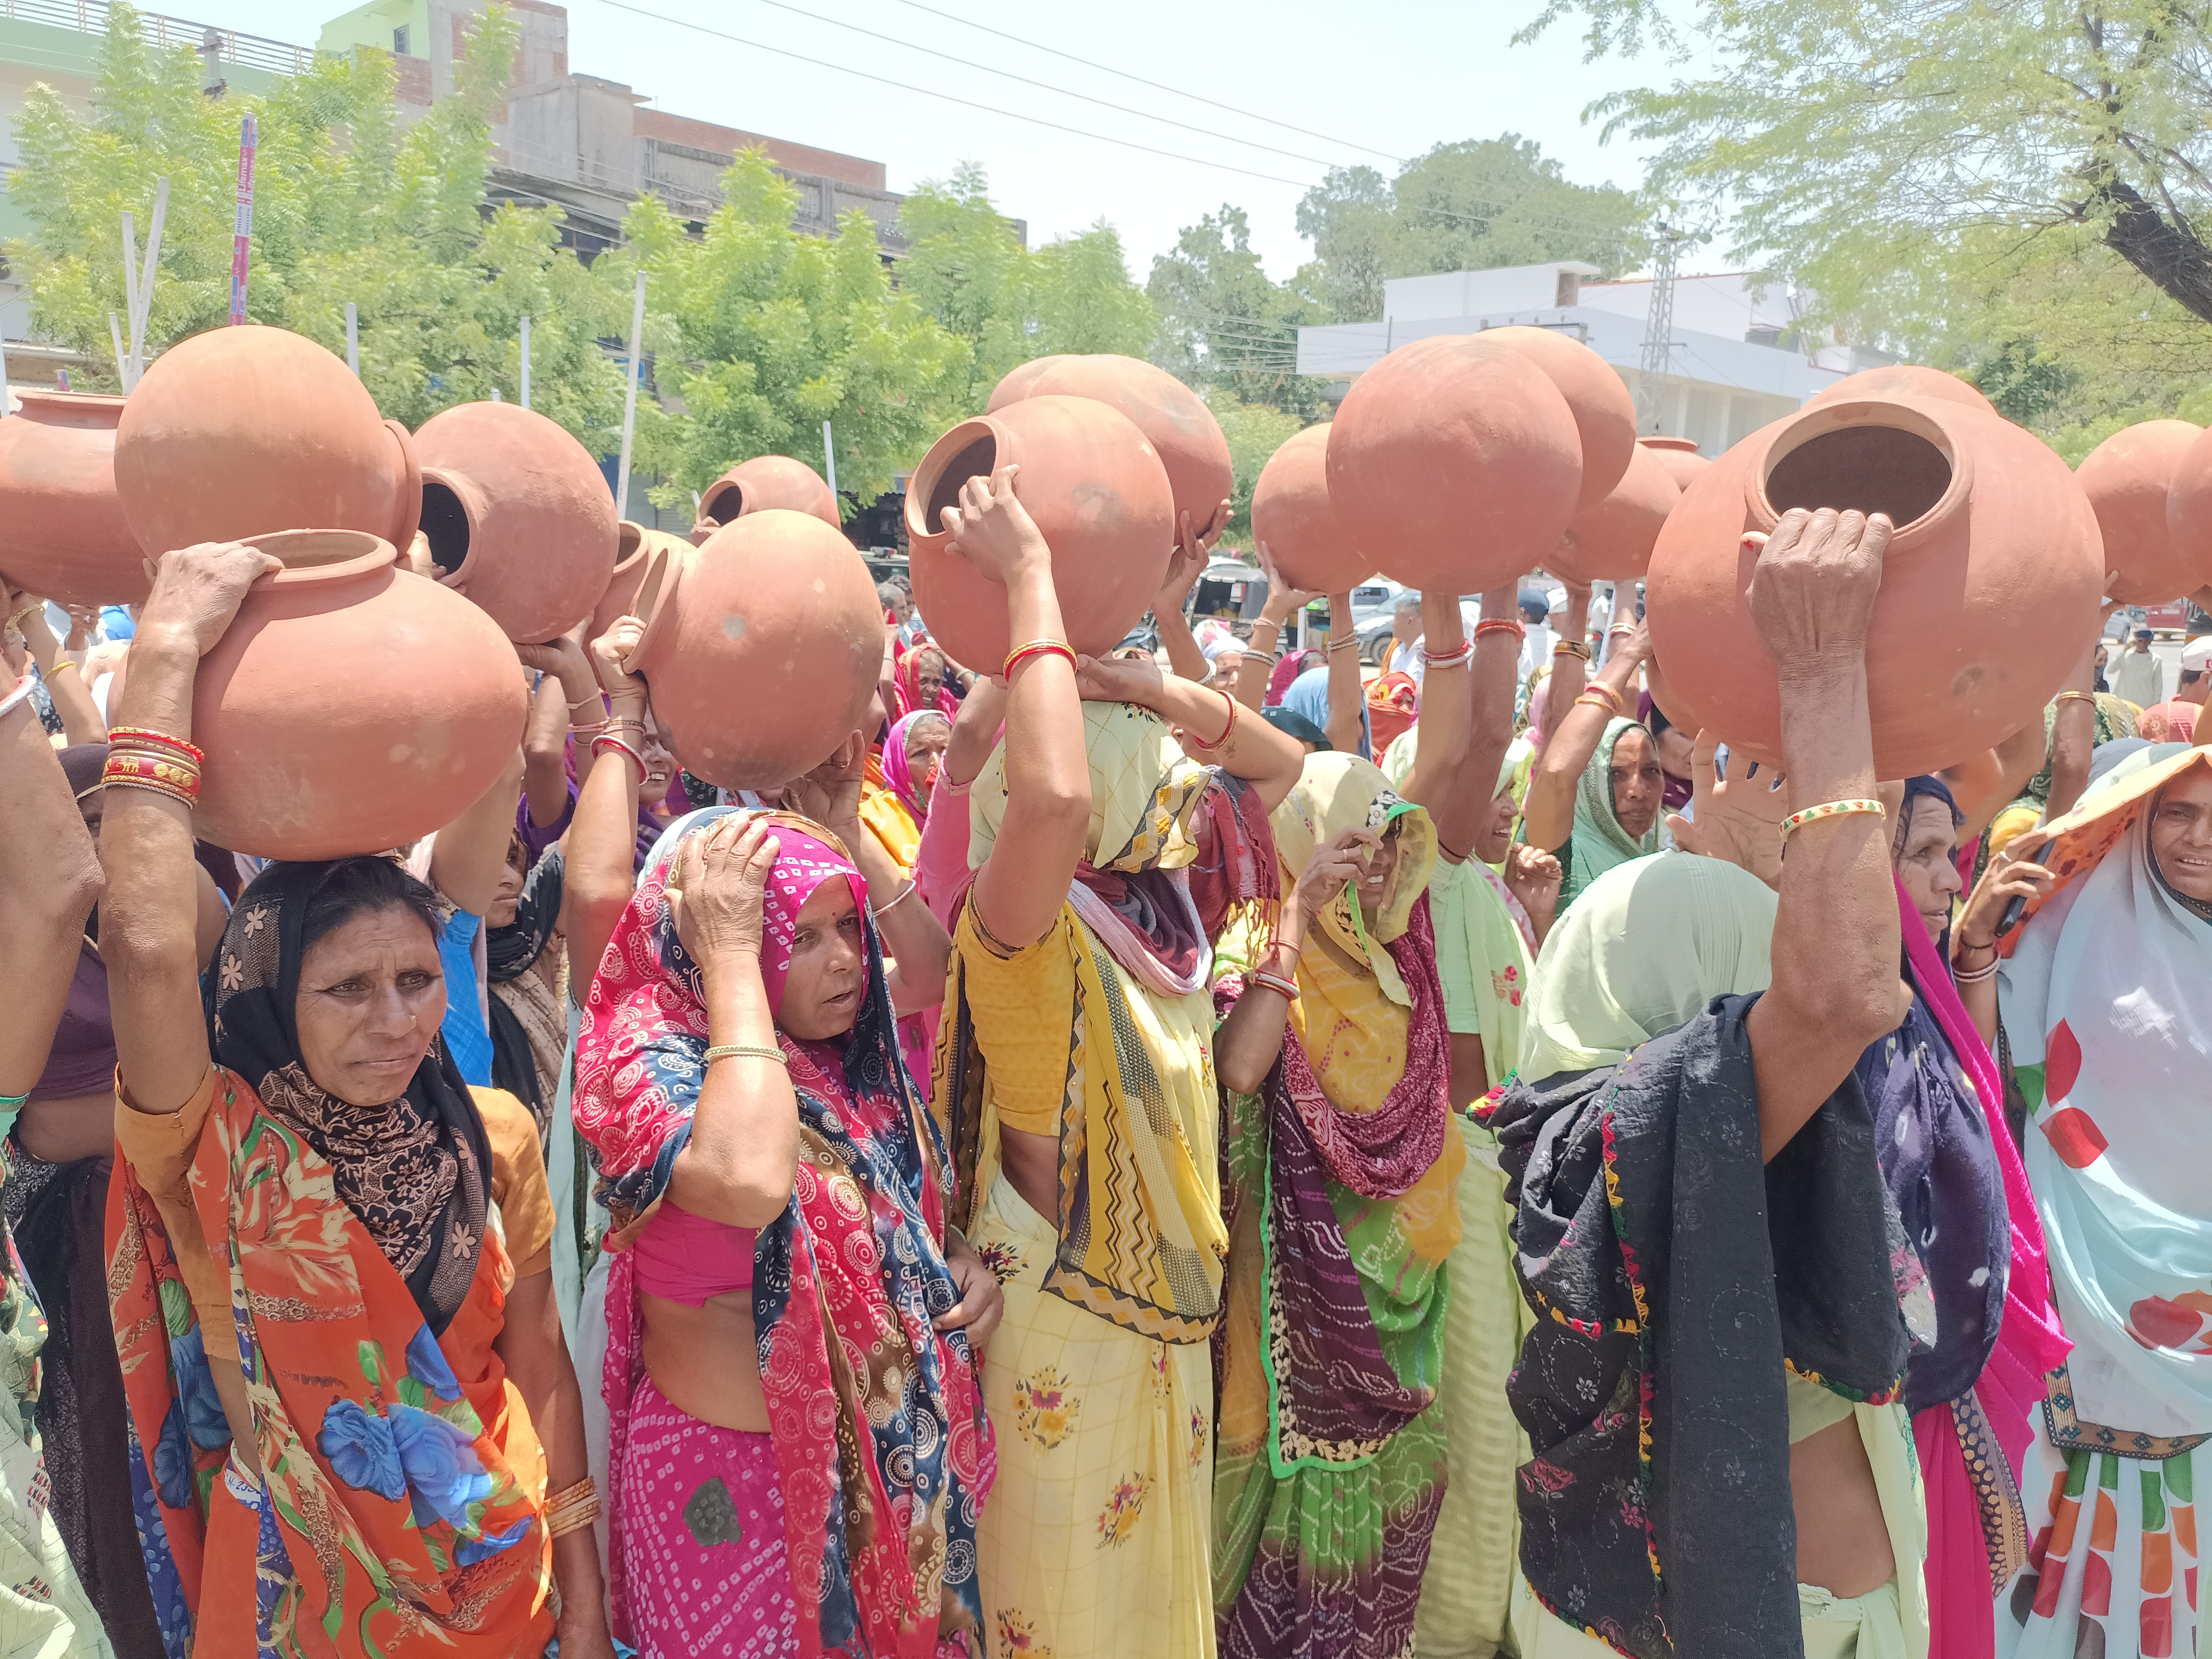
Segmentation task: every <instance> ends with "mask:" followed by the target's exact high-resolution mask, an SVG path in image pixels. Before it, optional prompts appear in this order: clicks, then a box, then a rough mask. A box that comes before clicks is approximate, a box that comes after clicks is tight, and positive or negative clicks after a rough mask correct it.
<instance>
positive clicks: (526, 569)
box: [415, 403, 616, 645]
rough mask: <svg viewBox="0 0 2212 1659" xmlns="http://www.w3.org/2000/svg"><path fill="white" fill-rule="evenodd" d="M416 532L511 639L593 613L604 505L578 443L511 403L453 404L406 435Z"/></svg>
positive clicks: (611, 559)
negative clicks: (414, 465) (418, 500)
mask: <svg viewBox="0 0 2212 1659" xmlns="http://www.w3.org/2000/svg"><path fill="white" fill-rule="evenodd" d="M415 447H416V453H418V454H419V455H421V457H422V533H423V534H424V535H425V536H427V537H428V538H429V542H430V557H431V558H432V559H433V560H434V561H435V562H436V565H437V567H438V568H439V569H440V570H441V572H443V573H444V574H442V575H441V576H440V577H439V580H441V581H442V582H444V583H445V584H446V586H448V587H450V588H452V589H453V592H456V593H459V594H460V595H462V596H463V597H464V598H465V599H470V600H471V601H473V602H474V603H475V604H477V605H481V606H483V609H484V611H486V612H487V613H488V614H489V616H490V617H491V619H492V620H493V621H494V622H495V623H498V624H499V626H500V631H501V632H502V633H504V634H505V635H507V638H509V639H510V640H514V641H519V642H520V643H522V644H526V645H534V644H538V643H539V642H541V641H545V640H550V639H553V638H555V637H556V636H557V635H562V634H565V633H567V632H568V630H569V629H572V628H574V626H575V625H576V624H577V623H580V622H581V621H583V620H584V618H585V617H588V616H589V615H591V613H592V605H594V604H595V603H597V601H598V599H599V595H600V594H602V593H604V592H606V586H607V579H608V577H609V576H611V575H612V574H614V568H615V522H616V520H615V502H614V496H613V495H612V494H611V492H610V491H609V490H608V489H607V481H606V477H605V474H603V473H602V472H601V471H599V463H598V462H597V461H595V460H593V459H592V457H591V453H590V452H589V451H587V450H586V448H585V447H583V445H581V444H580V443H578V442H577V441H575V439H574V438H572V437H570V436H569V435H568V431H567V430H566V428H562V427H561V426H559V425H557V424H556V423H555V422H552V421H549V420H547V419H546V418H545V416H543V415H540V414H538V413H537V412H536V411H535V410H528V409H525V408H524V407H523V406H522V405H521V404H506V403H500V404H494V403H481V404H455V405H454V406H453V408H451V409H448V410H443V411H441V413H439V414H436V415H434V416H431V417H430V418H429V419H428V420H427V421H425V422H423V423H422V430H421V431H420V432H417V433H416V435H415Z"/></svg>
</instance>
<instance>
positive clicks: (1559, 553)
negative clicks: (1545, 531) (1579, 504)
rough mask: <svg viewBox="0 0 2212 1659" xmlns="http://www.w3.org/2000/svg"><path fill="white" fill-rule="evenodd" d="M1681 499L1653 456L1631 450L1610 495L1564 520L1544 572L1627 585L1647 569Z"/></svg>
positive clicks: (1569, 578)
mask: <svg viewBox="0 0 2212 1659" xmlns="http://www.w3.org/2000/svg"><path fill="white" fill-rule="evenodd" d="M1681 499H1682V492H1681V491H1680V490H1679V489H1675V488H1674V480H1673V479H1672V478H1670V477H1668V476H1667V469H1666V468H1665V467H1664V466H1662V465H1661V464H1660V462H1659V459H1658V457H1657V456H1656V455H1655V454H1653V453H1651V451H1650V450H1648V449H1643V448H1638V449H1636V450H1635V451H1634V452H1633V453H1632V454H1631V455H1630V456H1629V459H1628V467H1627V470H1626V471H1624V472H1623V473H1622V474H1621V476H1620V483H1617V484H1615V485H1613V490H1612V493H1611V494H1609V495H1607V496H1606V498H1605V499H1604V500H1603V501H1600V502H1599V503H1598V504H1597V505H1596V506H1595V507H1584V508H1583V510H1582V511H1581V512H1579V513H1576V514H1575V516H1574V517H1573V518H1572V519H1571V520H1569V521H1568V524H1567V527H1566V530H1565V532H1563V533H1562V534H1561V536H1560V537H1559V545H1558V546H1557V547H1555V548H1553V550H1551V551H1550V552H1549V553H1547V554H1546V555H1545V556H1544V568H1545V569H1547V570H1548V571H1550V572H1551V573H1552V574H1553V575H1554V576H1560V577H1564V578H1565V579H1566V580H1569V581H1580V582H1587V581H1632V580H1635V579H1636V578H1637V577H1638V576H1641V575H1642V574H1644V572H1645V571H1646V570H1647V569H1649V568H1650V565H1651V549H1652V547H1653V546H1654V545H1655V544H1656V543H1657V542H1658V540H1659V532H1660V530H1661V529H1662V527H1663V526H1665V525H1666V522H1667V517H1668V514H1669V513H1672V512H1674V507H1675V505H1676V503H1678V502H1679V501H1680V500H1681Z"/></svg>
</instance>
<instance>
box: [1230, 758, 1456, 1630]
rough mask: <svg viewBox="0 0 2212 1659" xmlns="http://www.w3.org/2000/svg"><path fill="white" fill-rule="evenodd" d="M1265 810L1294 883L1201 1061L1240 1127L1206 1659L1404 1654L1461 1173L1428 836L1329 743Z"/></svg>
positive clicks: (1436, 1424) (1422, 818) (1233, 1133)
mask: <svg viewBox="0 0 2212 1659" xmlns="http://www.w3.org/2000/svg"><path fill="white" fill-rule="evenodd" d="M1270 821H1271V822H1272V823H1273V827H1274V831H1275V845H1276V849H1277V852H1278V854H1279V857H1280V860H1281V863H1282V870H1283V875H1284V878H1285V880H1292V879H1295V881H1296V883H1297V887H1296V890H1295V892H1294V894H1293V895H1292V897H1291V902H1289V903H1288V904H1287V905H1286V906H1285V910H1284V915H1283V919H1282V923H1281V926H1280V928H1279V931H1278V933H1277V935H1276V939H1275V941H1274V942H1273V943H1272V944H1271V945H1270V946H1269V947H1268V949H1267V950H1266V951H1263V952H1262V953H1261V956H1260V958H1259V964H1258V966H1257V967H1255V969H1254V970H1253V972H1252V973H1251V974H1250V975H1248V976H1247V977H1246V980H1245V982H1244V987H1243V994H1242V995H1241V997H1237V999H1236V1006H1235V1007H1234V1008H1233V1009H1232V1010H1231V1012H1230V1014H1229V1016H1228V1018H1226V1019H1225V1021H1224V1022H1223V1024H1222V1027H1221V1030H1220V1033H1219V1035H1218V1038H1217V1049H1216V1053H1217V1055H1218V1060H1219V1063H1220V1068H1221V1079H1222V1082H1223V1084H1224V1085H1225V1087H1226V1089H1227V1090H1228V1091H1229V1093H1230V1096H1231V1106H1232V1115H1231V1121H1230V1122H1229V1123H1228V1124H1227V1125H1226V1126H1225V1131H1224V1135H1225V1142H1226V1149H1225V1157H1224V1160H1223V1162H1224V1164H1225V1168H1226V1170H1227V1171H1228V1176H1229V1183H1228V1184H1229V1191H1228V1193H1227V1194H1226V1195H1225V1196H1226V1208H1227V1212H1228V1216H1229V1224H1230V1259H1229V1289H1228V1301H1229V1305H1228V1310H1227V1313H1226V1316H1225V1321H1224V1326H1223V1337H1222V1341H1221V1344H1220V1352H1221V1356H1222V1364H1221V1414H1220V1432H1221V1443H1220V1446H1219V1448H1218V1450H1217V1452H1216V1456H1215V1465H1214V1499H1213V1513H1214V1561H1213V1581H1214V1607H1215V1610H1216V1613H1217V1614H1218V1618H1219V1620H1220V1627H1221V1645H1222V1650H1223V1651H1224V1652H1225V1653H1228V1654H1237V1655H1249V1656H1254V1659H1260V1656H1268V1659H1276V1656H1285V1655H1291V1654H1297V1655H1310V1656H1314V1659H1322V1656H1328V1659H1389V1656H1395V1655H1397V1654H1401V1653H1404V1652H1406V1651H1407V1650H1409V1649H1410V1648H1411V1647H1412V1645H1413V1615H1414V1610H1415V1607H1417V1605H1418V1604H1419V1600H1420V1594H1421V1580H1422V1576H1423V1573H1424V1571H1425V1567H1426V1565H1427V1562H1428V1554H1429V1541H1430V1537H1431V1533H1432V1532H1433V1531H1434V1529H1435V1527H1436V1522H1437V1508H1438V1505H1439V1504H1441V1502H1442V1501H1443V1488H1444V1477H1445V1467H1444V1465H1445V1441H1444V1425H1443V1412H1442V1410H1441V1408H1440V1407H1438V1406H1437V1386H1438V1384H1439V1383H1440V1382H1441V1381H1442V1378H1443V1359H1444V1316H1445V1311H1446V1308H1447V1305H1448V1303H1449V1288H1448V1279H1447V1275H1446V1273H1445V1271H1444V1261H1445V1258H1446V1257H1447V1256H1449V1255H1450V1254H1451V1251H1452V1249H1453V1247H1454V1246H1455V1245H1456V1244H1457V1243H1459V1238H1460V1215H1459V1204H1458V1188H1459V1179H1460V1172H1461V1170H1462V1168H1464V1166H1465V1164H1466V1162H1467V1150H1466V1146H1465V1145H1464V1143H1463V1142H1462V1139H1461V1138H1460V1136H1459V1134H1458V1133H1457V1132H1456V1131H1455V1129H1454V1128H1453V1127H1452V1124H1451V1121H1450V1116H1451V1110H1450V1099H1449V1076H1450V1069H1451V1059H1450V1045H1449V1036H1448V1034H1447V1032H1446V1030H1445V1022H1444V1010H1443V987H1442V986H1441V985H1440V984H1439V982H1438V981H1437V968H1436V956H1437V942H1436V938H1435V934H1434V932H1433V930H1432V927H1431V922H1430V917H1429V899H1428V886H1429V878H1430V875H1431V872H1432V871H1433V870H1434V868H1435V866H1436V861H1437V836H1436V829H1435V828H1434V825H1433V824H1432V823H1431V819H1430V817H1429V814H1428V812H1427V811H1425V809H1423V808H1421V807H1419V806H1417V805H1413V803H1411V802H1409V801H1405V800H1401V799H1400V798H1399V797H1398V795H1397V794H1396V793H1395V792H1394V791H1393V790H1392V789H1391V788H1390V787H1389V783H1388V782H1387V781H1386V780H1385V779H1384V777H1383V774H1382V773H1381V771H1379V770H1378V769H1376V767H1375V766H1373V765H1372V764H1370V763H1368V762H1366V761H1363V760H1360V759H1358V758H1357V757H1353V756H1350V755H1342V754H1335V753H1329V754H1316V755H1313V756H1310V757H1308V759H1307V761H1306V763H1305V769H1304V775H1303V776H1302V777H1301V778H1300V779H1299V781H1298V787H1297V788H1296V789H1294V790H1292V791H1291V794H1290V797H1289V799H1286V800H1285V802H1284V803H1283V805H1280V806H1279V807H1278V808H1276V809H1275V811H1274V812H1273V814H1272V815H1271V819H1270ZM1291 974H1294V975H1296V978H1295V980H1292V979H1291V978H1290V977H1288V975H1291ZM1221 994H1223V995H1225V996H1228V995H1231V994H1233V993H1231V991H1230V990H1229V989H1228V987H1225V988H1224V990H1223V992H1222V993H1221Z"/></svg>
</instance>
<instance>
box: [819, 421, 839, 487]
mask: <svg viewBox="0 0 2212 1659" xmlns="http://www.w3.org/2000/svg"><path fill="white" fill-rule="evenodd" d="M822 459H823V460H825V461H827V462H829V493H830V494H831V495H836V493H837V446H836V444H834V443H832V442H831V441H829V422H827V421H824V422H822Z"/></svg>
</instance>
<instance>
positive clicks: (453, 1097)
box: [202, 860, 491, 1335]
mask: <svg viewBox="0 0 2212 1659" xmlns="http://www.w3.org/2000/svg"><path fill="white" fill-rule="evenodd" d="M347 862H349V860H337V861H335V862H332V863H319V864H272V865H270V866H269V867H268V868H267V869H265V870H264V871H263V872H261V873H260V874H259V875H258V876H256V877H255V878H253V880H252V883H251V884H249V885H248V886H247V887H246V890H245V891H244V892H242V893H240V895H239V898H238V904H237V907H236V908H234V909H233V910H232V911H231V913H230V923H229V926H228V927H225V928H224V929H223V935H222V945H220V946H219V947H218V948H217V950H216V959H215V961H214V963H212V964H210V968H209V970H208V973H207V975H206V976H205V978H204V981H203V982H202V989H203V993H204V1000H205V1003H206V1006H207V1017H208V1032H209V1042H210V1048H211V1049H212V1051H213V1053H214V1056H215V1060H216V1064H217V1065H219V1066H223V1067H225V1068H226V1069H227V1070H228V1071H231V1072H234V1073H236V1074H237V1075H238V1076H239V1077H240V1079H243V1080H244V1081H245V1082H246V1085H248V1086H249V1087H251V1088H252V1091H253V1092H254V1093H255V1094H256V1095H258V1097H260V1100H261V1104H262V1107H263V1109H264V1110H265V1111H267V1112H268V1114H269V1115H270V1116H271V1117H273V1118H275V1119H276V1121H278V1122H279V1123H281V1124H283V1126H284V1127H286V1128H288V1129H289V1130H291V1131H292V1132H293V1133H295V1134H296V1135H298V1136H299V1137H300V1139H301V1140H302V1141H303V1142H304V1143H306V1145H307V1148H308V1150H309V1151H311V1152H313V1153H314V1154H315V1156H316V1157H318V1158H321V1159H322V1160H323V1161H324V1162H325V1163H326V1164H329V1165H330V1168H331V1176H332V1182H333V1185H334V1186H335V1188H337V1196H338V1199H339V1200H340V1201H341V1202H343V1204H344V1205H345V1206H346V1207H347V1208H348V1209H349V1210H351V1211H352V1212H354V1215H355V1216H356V1218H358V1219H359V1220H360V1222H361V1224H362V1226H363V1227H365V1228H366V1229H368V1236H369V1237H371V1238H372V1239H374V1241H375V1243H376V1247H377V1248H378V1249H380V1250H381V1251H383V1252H384V1255H385V1259H386V1261H390V1262H391V1263H392V1267H394V1268H395V1269H397V1270H398V1273H399V1276H400V1277H401V1278H402V1279H405V1280H406V1281H407V1289H408V1292H409V1294H410V1295H411V1296H413V1297H414V1298H415V1305H416V1307H418V1308H420V1309H421V1310H422V1317H423V1318H424V1320H426V1321H427V1322H428V1324H429V1327H430V1331H431V1334H433V1335H439V1334H443V1333H444V1331H445V1328H446V1326H447V1323H448V1322H450V1321H451V1320H452V1319H453V1316H454V1314H455V1313H457V1312H459V1310H460V1306H461V1303H462V1302H463V1300H464V1299H465V1298H466V1297H467V1295H468V1293H469V1286H470V1285H471V1284H472V1283H473V1282H474V1280H475V1279H476V1273H477V1254H478V1252H479V1250H480V1249H481V1247H482V1244H483V1233H484V1218H485V1212H486V1208H487V1204H488V1198H489V1191H490V1186H491V1147H490V1145H489V1141H488V1140H487V1139H486V1138H485V1135H484V1127H483V1118H482V1117H480V1116H479V1115H477V1107H476V1102H475V1101H474V1100H473V1099H472V1098H471V1097H470V1094H469V1091H468V1085H466V1084H465V1083H464V1082H462V1080H461V1075H460V1073H459V1071H457V1070H456V1069H455V1068H454V1066H453V1059H452V1057H451V1056H450V1055H449V1054H447V1052H446V1045H445V1042H444V1041H443V1040H442V1039H439V1038H435V1037H434V1038H433V1039H432V1042H431V1044H430V1050H429V1053H428V1054H425V1055H424V1056H423V1059H422V1064H421V1065H420V1066H416V1069H415V1077H414V1080H413V1081H412V1082H410V1084H409V1085H407V1092H406V1093H405V1094H404V1095H402V1096H401V1097H399V1098H398V1100H396V1101H393V1102H392V1103H391V1104H390V1105H388V1106H385V1107H381V1108H370V1107H360V1106H351V1105H348V1104H347V1103H345V1102H343V1101H342V1100H339V1099H337V1097H334V1096H331V1095H329V1094H326V1093H325V1092H324V1091H322V1089H320V1088H319V1087H318V1086H317V1085H316V1084H315V1082H314V1081H313V1079H311V1078H310V1077H309V1076H308V1075H307V1065H306V1062H305V1061H304V1060H302V1059H301V1054H300V1030H299V1023H298V1020H297V1018H296V1017H295V1004H296V1002H297V1000H298V998H299V994H300V967H301V959H302V958H303V957H305V956H306V954H307V946H306V928H307V908H308V906H309V905H310V903H312V902H313V898H314V895H315V892H316V890H317V889H318V888H319V887H320V886H321V885H322V884H323V883H324V881H325V880H326V879H327V878H329V877H330V876H331V873H332V872H334V871H336V870H337V869H339V868H340V867H342V866H343V865H344V864H345V863H347Z"/></svg>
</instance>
